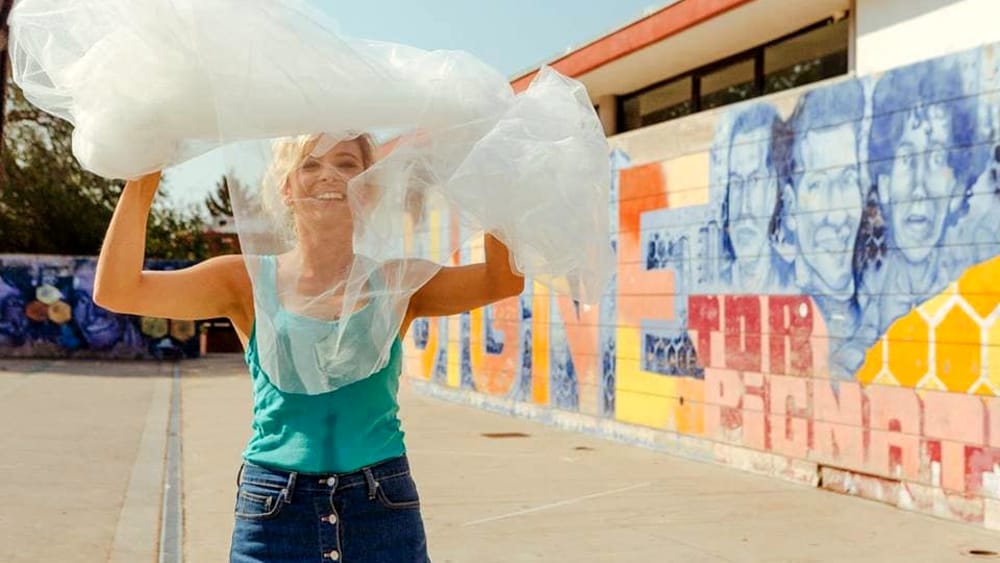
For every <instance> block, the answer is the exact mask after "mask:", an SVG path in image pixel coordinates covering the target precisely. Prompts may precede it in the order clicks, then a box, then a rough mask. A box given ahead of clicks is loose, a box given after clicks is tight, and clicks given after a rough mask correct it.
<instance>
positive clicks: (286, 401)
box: [243, 256, 406, 473]
mask: <svg viewBox="0 0 1000 563" xmlns="http://www.w3.org/2000/svg"><path fill="white" fill-rule="evenodd" d="M276 269H277V268H276V260H275V258H274V257H273V256H264V257H261V259H260V271H259V274H260V275H259V276H258V279H257V280H256V283H257V284H258V288H257V289H258V291H262V292H268V291H270V292H271V293H273V294H274V295H277V288H276V287H275V284H276V279H277V278H276V273H277V272H276ZM274 314H275V315H276V316H278V317H282V318H276V319H275V322H276V323H277V324H278V325H279V326H281V325H282V324H284V323H322V322H325V321H319V320H314V319H307V318H305V317H301V316H299V315H295V314H294V313H291V312H289V311H285V310H284V309H282V308H279V309H278V310H277V311H275V313H274ZM286 326H287V325H286ZM306 329H308V326H307V327H306ZM402 355H403V353H402V343H401V342H400V339H399V337H397V338H396V340H395V341H394V342H393V344H392V349H391V353H390V356H389V360H388V362H387V363H386V366H385V367H384V368H382V369H381V370H380V371H378V372H376V373H374V374H372V375H370V376H369V377H366V378H364V379H362V380H360V381H357V382H355V383H352V384H350V385H347V386H345V387H342V388H340V389H337V390H335V391H331V392H329V393H322V394H319V395H305V394H299V393H285V392H282V391H280V390H279V389H278V388H277V387H275V386H274V385H272V384H271V382H270V380H269V379H268V376H267V374H266V373H265V372H264V370H263V369H262V368H261V362H260V355H259V351H258V348H257V340H256V326H255V328H254V330H252V331H251V334H250V341H249V343H248V344H247V350H246V362H247V367H248V368H249V370H250V377H251V380H252V382H253V423H252V429H253V435H252V436H251V438H250V441H249V443H248V444H247V447H246V450H244V452H243V459H245V460H246V461H248V462H250V463H254V464H257V465H262V466H265V467H271V468H275V469H282V470H285V471H298V472H301V473H349V472H353V471H356V470H358V469H361V468H363V467H367V466H369V465H373V464H375V463H378V462H380V461H384V460H386V459H391V458H394V457H398V456H401V455H403V454H404V453H405V451H406V449H405V447H404V445H403V431H402V429H401V425H400V421H399V417H398V412H399V403H398V401H397V394H398V392H399V375H400V372H401V371H402Z"/></svg>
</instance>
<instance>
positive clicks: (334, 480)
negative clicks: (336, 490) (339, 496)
mask: <svg viewBox="0 0 1000 563" xmlns="http://www.w3.org/2000/svg"><path fill="white" fill-rule="evenodd" d="M336 484H337V478H336V477H330V478H329V479H327V480H326V485H327V486H328V487H332V486H334V485H336Z"/></svg>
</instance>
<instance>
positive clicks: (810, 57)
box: [764, 18, 849, 94]
mask: <svg viewBox="0 0 1000 563" xmlns="http://www.w3.org/2000/svg"><path fill="white" fill-rule="evenodd" d="M847 22H848V20H847V19H846V18H845V19H843V20H840V21H839V22H836V23H833V24H830V25H825V26H823V27H819V28H816V29H814V30H812V31H807V32H806V33H802V34H800V35H796V36H795V37H791V38H789V39H786V40H785V41H782V42H781V43H778V44H777V45H772V46H770V47H767V48H766V49H764V93H765V94H770V93H772V92H778V91H781V90H787V89H788V88H795V87H796V86H802V85H803V84H809V83H810V82H816V81H818V80H823V79H824V78H830V77H832V76H839V75H841V74H846V73H847V41H848V32H849V31H848V26H847Z"/></svg>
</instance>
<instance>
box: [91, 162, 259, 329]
mask: <svg viewBox="0 0 1000 563" xmlns="http://www.w3.org/2000/svg"><path fill="white" fill-rule="evenodd" d="M159 183H160V174H159V173H156V174H151V175H148V176H145V177H143V178H141V179H139V180H136V181H130V182H128V183H127V184H126V185H125V190H124V191H123V192H122V196H121V199H120V200H119V201H118V206H117V207H116V208H115V213H114V215H113V217H112V219H111V225H110V226H109V227H108V232H107V235H106V236H105V239H104V245H103V246H102V248H101V254H100V256H99V257H98V260H97V273H96V278H95V280H94V301H95V302H96V303H97V304H98V305H100V306H101V307H104V308H105V309H108V310H111V311H115V312H118V313H127V314H133V315H144V316H151V317H162V318H171V319H187V320H195V319H209V318H218V317H227V318H229V319H231V320H232V321H233V322H234V324H236V328H237V330H239V331H240V332H241V333H243V335H244V336H245V335H246V334H248V333H249V330H250V324H251V323H252V320H253V310H252V291H251V285H250V279H249V276H248V275H247V271H246V267H245V265H244V263H243V258H242V257H241V256H239V255H230V256H220V257H216V258H211V259H209V260H206V261H204V262H202V263H200V264H197V265H195V266H192V267H190V268H185V269H183V270H176V271H169V272H154V271H144V270H143V262H144V260H145V254H146V226H147V222H148V219H149V211H150V208H151V207H152V204H153V198H154V196H155V195H156V190H157V188H158V187H159Z"/></svg>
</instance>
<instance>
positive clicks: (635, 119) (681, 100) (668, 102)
mask: <svg viewBox="0 0 1000 563" xmlns="http://www.w3.org/2000/svg"><path fill="white" fill-rule="evenodd" d="M692 108H693V106H692V104H691V77H690V76H685V77H683V78H679V79H677V80H672V81H670V82H668V83H666V84H662V85H660V86H657V87H655V88H652V89H650V90H646V91H645V92H642V93H640V94H633V95H631V96H629V97H627V98H624V99H623V101H622V113H623V116H622V126H623V128H624V130H625V131H628V130H630V129H638V128H639V127H645V126H647V125H653V124H654V123H659V122H661V121H666V120H668V119H674V118H677V117H681V116H684V115H687V114H689V113H691V110H692Z"/></svg>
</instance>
